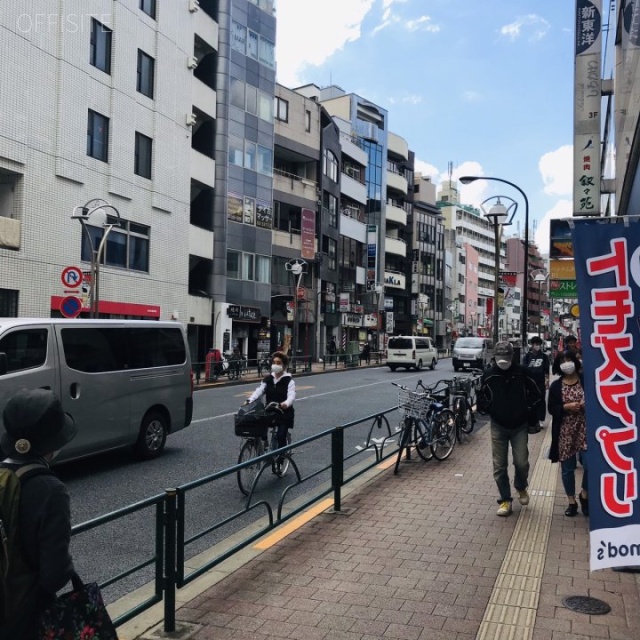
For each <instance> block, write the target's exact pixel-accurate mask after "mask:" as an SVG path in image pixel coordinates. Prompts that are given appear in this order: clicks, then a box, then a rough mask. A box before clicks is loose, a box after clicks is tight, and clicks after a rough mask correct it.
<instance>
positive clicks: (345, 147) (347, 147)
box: [340, 133, 369, 166]
mask: <svg viewBox="0 0 640 640" xmlns="http://www.w3.org/2000/svg"><path fill="white" fill-rule="evenodd" d="M340 146H341V148H342V153H343V154H344V155H346V156H349V157H350V158H351V159H353V160H355V161H356V162H357V163H358V164H361V165H364V166H366V165H368V164H369V158H368V156H367V152H366V151H364V150H363V149H361V148H360V147H359V146H358V145H357V144H356V143H355V142H354V139H353V138H351V137H350V136H348V135H346V134H344V133H341V134H340Z"/></svg>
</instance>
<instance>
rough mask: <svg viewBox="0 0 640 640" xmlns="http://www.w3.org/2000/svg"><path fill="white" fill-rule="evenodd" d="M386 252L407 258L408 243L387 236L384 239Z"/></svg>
mask: <svg viewBox="0 0 640 640" xmlns="http://www.w3.org/2000/svg"><path fill="white" fill-rule="evenodd" d="M384 250H385V252H386V253H393V254H394V255H396V256H402V257H403V258H406V257H407V243H406V242H405V241H404V240H400V238H391V237H389V236H386V237H385V239H384Z"/></svg>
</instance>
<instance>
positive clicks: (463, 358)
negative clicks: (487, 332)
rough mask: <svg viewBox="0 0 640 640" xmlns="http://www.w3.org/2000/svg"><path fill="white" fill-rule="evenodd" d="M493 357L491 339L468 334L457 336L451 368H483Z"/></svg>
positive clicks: (455, 369)
mask: <svg viewBox="0 0 640 640" xmlns="http://www.w3.org/2000/svg"><path fill="white" fill-rule="evenodd" d="M492 359H493V341H492V340H490V339H489V338H481V337H475V336H468V337H463V338H458V339H457V340H456V343H455V345H454V347H453V354H452V361H453V370H454V371H460V369H466V368H474V369H484V368H485V367H486V366H488V365H489V364H491V360H492Z"/></svg>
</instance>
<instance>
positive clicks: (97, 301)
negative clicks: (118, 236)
mask: <svg viewBox="0 0 640 640" xmlns="http://www.w3.org/2000/svg"><path fill="white" fill-rule="evenodd" d="M111 229H113V225H110V224H109V225H107V226H105V227H104V234H103V235H102V240H100V245H99V246H98V253H97V255H96V259H95V260H94V273H93V278H94V282H93V283H92V285H91V289H92V290H93V289H95V295H94V297H93V304H94V305H95V310H94V313H93V317H94V318H97V317H98V316H99V315H100V308H99V307H100V260H101V259H102V253H103V251H104V248H105V246H106V244H107V236H108V235H109V233H111Z"/></svg>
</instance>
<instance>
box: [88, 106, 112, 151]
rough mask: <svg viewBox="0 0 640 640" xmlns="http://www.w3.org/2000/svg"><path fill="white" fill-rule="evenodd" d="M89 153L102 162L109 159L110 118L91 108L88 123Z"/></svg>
mask: <svg viewBox="0 0 640 640" xmlns="http://www.w3.org/2000/svg"><path fill="white" fill-rule="evenodd" d="M87 155H88V156H91V157H92V158H96V160H102V162H108V161H109V118H107V117H106V116H103V115H102V114H100V113H98V112H97V111H92V110H91V109H89V118H88V123H87Z"/></svg>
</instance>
